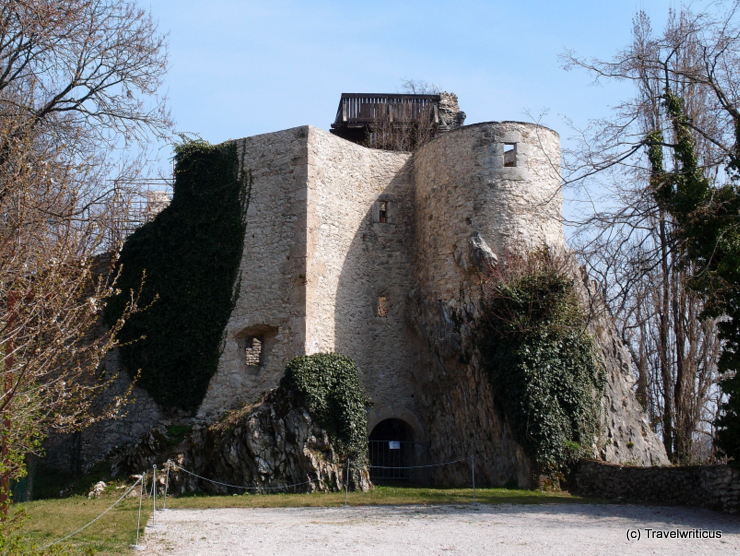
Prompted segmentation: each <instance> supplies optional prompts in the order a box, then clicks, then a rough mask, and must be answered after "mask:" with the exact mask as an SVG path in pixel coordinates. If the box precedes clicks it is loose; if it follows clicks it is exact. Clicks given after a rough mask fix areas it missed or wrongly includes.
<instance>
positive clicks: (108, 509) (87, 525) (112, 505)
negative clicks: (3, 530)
mask: <svg viewBox="0 0 740 556" xmlns="http://www.w3.org/2000/svg"><path fill="white" fill-rule="evenodd" d="M141 480H142V477H140V478H139V479H137V480H136V482H135V483H134V484H133V485H131V487H130V488H129V489H128V490H127V491H126V492H124V493H123V494H122V495H121V497H120V498H119V499H118V500H116V501H115V502H113V504H111V505H110V506H109V507H108V508H107V509H106V510H104V511H103V512H102V513H101V514H100V515H98V516H97V517H96V518H94V519H92V520H91V521H88V522H87V523H86V524H85V525H83V526H82V527H80V528H79V529H76V530H74V531H72V532H71V533H69V534H68V535H66V536H64V537H62V538H61V539H58V540H56V541H54V542H52V543H50V544H47V545H46V546H42V547H41V550H46V549H47V548H49V547H52V546H54V545H55V544H59V543H60V542H64V541H66V540H67V539H69V538H71V537H73V536H75V535H76V534H77V533H79V532H80V531H84V530H85V529H87V528H88V527H90V525H92V524H93V523H95V522H96V521H97V520H99V519H100V518H101V517H103V516H104V515H105V514H107V513H108V512H109V511H111V510H112V509H113V508H115V507H116V506H117V505H118V504H119V503H120V502H121V501H122V500H123V499H124V498H126V496H128V495H129V493H131V491H132V490H134V488H136V485H138V484H139V483H140V482H141ZM142 488H143V486H142Z"/></svg>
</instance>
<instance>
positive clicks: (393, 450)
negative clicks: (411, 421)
mask: <svg viewBox="0 0 740 556" xmlns="http://www.w3.org/2000/svg"><path fill="white" fill-rule="evenodd" d="M368 444H369V451H370V465H371V467H370V480H372V481H373V482H374V483H382V482H386V481H389V482H393V481H408V480H409V478H410V473H409V470H408V469H398V468H399V467H408V466H410V465H413V464H414V452H415V446H414V431H413V429H412V428H411V427H410V426H409V425H408V424H407V423H406V422H405V421H402V420H401V419H385V420H383V421H381V422H380V423H378V424H377V425H375V428H373V430H372V432H371V433H370V439H369V442H368Z"/></svg>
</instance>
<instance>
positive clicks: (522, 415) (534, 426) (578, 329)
mask: <svg viewBox="0 0 740 556" xmlns="http://www.w3.org/2000/svg"><path fill="white" fill-rule="evenodd" d="M539 256H541V257H543V262H542V264H539V265H537V266H535V267H533V268H530V269H529V270H528V272H527V273H526V274H522V275H516V276H513V277H510V278H508V279H504V280H503V281H501V282H499V283H497V284H496V285H495V286H493V287H492V288H491V289H490V290H489V291H488V292H487V295H486V299H485V303H484V315H485V316H484V318H482V319H481V321H480V325H479V334H480V342H479V346H480V350H481V355H482V361H483V365H484V367H485V369H486V371H487V374H488V377H489V379H490V382H491V385H492V387H493V390H494V395H495V397H496V400H497V405H498V406H499V407H500V408H501V410H502V411H503V413H504V415H505V416H506V418H507V420H508V422H509V423H510V424H511V426H512V428H513V431H514V433H515V435H516V437H517V439H518V440H519V442H520V443H521V444H522V445H523V446H524V448H525V450H526V451H527V452H528V453H529V454H530V455H531V456H532V457H533V458H534V460H535V462H536V464H537V466H538V467H539V470H540V472H542V473H545V474H554V473H557V472H558V471H561V470H562V469H564V468H565V467H566V466H567V465H568V464H569V463H570V462H572V461H574V460H575V459H578V458H579V457H581V456H583V455H584V454H585V453H587V451H588V449H589V447H590V446H591V445H592V443H593V441H594V438H595V437H596V435H597V433H598V430H599V400H600V399H601V395H602V393H603V390H604V385H605V372H604V370H603V367H602V366H601V365H600V364H599V363H598V360H597V359H596V358H595V356H594V343H593V340H592V338H591V337H590V336H589V334H588V333H587V332H586V317H585V315H584V313H583V311H582V310H581V308H580V304H579V301H578V297H577V294H576V291H575V288H574V285H573V280H572V279H571V278H568V277H567V276H565V275H564V273H562V272H559V271H557V270H555V269H554V268H553V266H552V265H548V264H547V262H548V257H549V256H548V255H547V254H544V255H539Z"/></svg>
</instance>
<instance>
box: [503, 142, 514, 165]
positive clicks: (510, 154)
mask: <svg viewBox="0 0 740 556" xmlns="http://www.w3.org/2000/svg"><path fill="white" fill-rule="evenodd" d="M514 167H516V143H504V168H514Z"/></svg>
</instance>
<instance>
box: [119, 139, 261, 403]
mask: <svg viewBox="0 0 740 556" xmlns="http://www.w3.org/2000/svg"><path fill="white" fill-rule="evenodd" d="M175 163H176V167H175V168H176V169H175V190H174V196H173V199H172V203H171V204H170V205H169V206H168V207H167V208H166V209H164V210H163V211H162V212H161V213H160V214H159V215H158V216H157V217H156V218H155V219H154V220H153V221H152V222H149V223H147V224H145V225H144V226H142V227H141V228H139V229H138V230H137V231H136V232H135V233H134V234H132V235H131V236H130V237H129V238H128V239H127V240H126V242H125V244H124V246H123V249H122V251H121V255H120V259H119V262H118V271H119V272H120V277H119V281H118V287H119V289H120V290H121V293H120V294H119V295H118V296H116V297H114V298H112V299H111V300H110V301H109V303H108V305H107V307H106V312H105V315H106V320H107V321H108V322H109V323H112V322H114V321H115V319H117V318H118V316H119V315H120V314H121V310H122V308H123V306H124V304H125V302H126V300H127V299H128V298H129V296H130V295H132V293H133V294H134V295H135V294H136V292H139V291H140V298H139V305H140V306H148V308H147V309H146V310H144V311H141V312H139V313H136V314H135V315H133V316H132V317H131V318H130V319H129V320H128V322H127V323H126V324H125V326H124V327H123V329H122V331H121V334H120V337H121V340H122V341H123V342H129V343H128V344H127V345H125V346H124V347H122V348H121V356H122V359H123V363H124V365H125V366H126V368H127V369H128V371H129V372H130V373H131V374H134V373H136V372H137V370H139V369H140V373H141V374H140V379H139V384H140V385H141V386H142V387H143V388H145V389H146V390H147V391H148V392H149V393H150V394H151V395H152V397H153V398H154V400H155V401H157V402H158V403H160V404H162V405H163V406H165V407H177V408H181V409H185V410H188V411H194V410H195V409H197V407H198V405H199V404H200V402H201V400H202V399H203V397H204V395H205V392H206V388H207V387H208V381H209V380H210V378H211V377H212V376H213V374H214V373H215V371H216V367H217V364H218V358H219V352H220V343H221V337H222V333H223V329H224V327H225V325H226V322H227V319H228V317H229V315H230V313H231V310H232V308H233V305H234V295H235V294H234V292H235V291H236V281H237V277H238V273H239V263H240V260H241V255H242V249H243V243H244V233H245V219H244V216H245V213H246V207H247V205H248V202H249V193H250V187H251V183H250V181H249V174H246V175H244V176H240V175H239V161H238V160H237V150H236V144H235V143H234V142H228V143H223V144H220V145H210V144H208V143H207V142H205V141H201V140H197V141H186V142H184V143H182V144H180V145H178V146H176V148H175Z"/></svg>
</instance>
